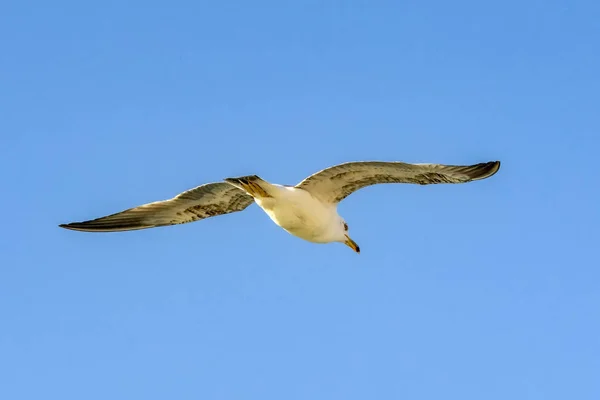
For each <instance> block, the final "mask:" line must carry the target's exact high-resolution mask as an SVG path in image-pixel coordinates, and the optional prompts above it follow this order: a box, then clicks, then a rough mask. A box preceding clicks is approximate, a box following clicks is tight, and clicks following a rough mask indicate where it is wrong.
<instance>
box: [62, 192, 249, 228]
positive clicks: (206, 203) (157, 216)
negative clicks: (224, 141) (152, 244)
mask: <svg viewBox="0 0 600 400" xmlns="http://www.w3.org/2000/svg"><path fill="white" fill-rule="evenodd" d="M253 202H254V198H253V197H252V196H250V195H248V194H246V192H244V191H243V190H241V189H238V188H237V187H235V186H233V185H231V184H229V183H227V182H216V183H207V184H205V185H201V186H198V187H196V188H194V189H190V190H188V191H185V192H183V193H181V194H179V195H177V196H175V197H173V198H172V199H169V200H164V201H157V202H154V203H148V204H144V205H141V206H139V207H135V208H130V209H128V210H125V211H121V212H119V213H116V214H112V215H108V216H105V217H101V218H97V219H93V220H90V221H84V222H72V223H70V224H62V225H59V226H60V227H61V228H66V229H72V230H76V231H87V232H117V231H131V230H137V229H146V228H154V227H157V226H165V225H175V224H185V223H187V222H194V221H198V220H201V219H204V218H209V217H214V216H217V215H222V214H228V213H232V212H235V211H242V210H243V209H245V208H246V207H248V206H249V205H250V204H252V203H253Z"/></svg>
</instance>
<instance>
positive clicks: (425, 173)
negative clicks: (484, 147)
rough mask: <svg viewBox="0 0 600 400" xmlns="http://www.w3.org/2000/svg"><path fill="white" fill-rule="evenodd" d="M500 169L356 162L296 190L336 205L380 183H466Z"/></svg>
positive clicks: (324, 173) (492, 166)
mask: <svg viewBox="0 0 600 400" xmlns="http://www.w3.org/2000/svg"><path fill="white" fill-rule="evenodd" d="M499 168H500V161H490V162H485V163H480V164H474V165H442V164H409V163H404V162H384V161H357V162H349V163H344V164H339V165H335V166H333V167H329V168H326V169H324V170H322V171H319V172H317V173H315V174H313V175H311V176H309V177H308V178H306V179H304V180H303V181H302V182H300V183H299V184H298V185H296V187H297V188H302V189H305V190H307V191H309V192H311V193H312V194H313V196H315V197H317V198H319V199H320V200H321V201H324V202H327V203H331V204H335V203H338V202H340V201H342V200H343V199H345V198H346V197H347V196H349V195H350V194H352V193H353V192H355V191H357V190H359V189H361V188H364V187H366V186H370V185H375V184H378V183H413V184H419V185H429V184H436V183H465V182H470V181H475V180H479V179H485V178H489V177H490V176H492V175H494V174H495V173H496V172H498V169H499Z"/></svg>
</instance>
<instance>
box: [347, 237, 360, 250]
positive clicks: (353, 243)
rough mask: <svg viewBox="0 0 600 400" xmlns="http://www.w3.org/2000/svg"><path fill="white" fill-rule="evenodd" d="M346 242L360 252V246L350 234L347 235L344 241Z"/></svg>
mask: <svg viewBox="0 0 600 400" xmlns="http://www.w3.org/2000/svg"><path fill="white" fill-rule="evenodd" d="M344 244H345V245H346V246H348V247H350V248H351V249H352V250H354V251H355V252H357V253H360V247H358V245H357V244H356V242H355V241H354V240H352V239H350V236H348V235H346V240H345V241H344Z"/></svg>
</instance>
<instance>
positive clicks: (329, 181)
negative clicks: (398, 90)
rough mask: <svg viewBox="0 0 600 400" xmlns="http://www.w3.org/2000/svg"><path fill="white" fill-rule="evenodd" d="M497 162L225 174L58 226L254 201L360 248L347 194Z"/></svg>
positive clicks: (318, 234)
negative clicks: (344, 213) (294, 179)
mask: <svg viewBox="0 0 600 400" xmlns="http://www.w3.org/2000/svg"><path fill="white" fill-rule="evenodd" d="M498 169H500V161H490V162H485V163H479V164H474V165H441V164H408V163H404V162H382V161H358V162H348V163H344V164H339V165H335V166H333V167H330V168H326V169H324V170H321V171H319V172H317V173H316V174H313V175H311V176H309V177H308V178H306V179H304V180H303V181H302V182H300V183H299V184H297V185H296V186H288V185H277V184H273V183H269V182H267V181H265V180H264V179H261V178H260V177H258V176H256V175H249V176H242V177H238V178H226V179H224V180H223V182H214V183H207V184H204V185H201V186H198V187H196V188H194V189H190V190H188V191H185V192H183V193H180V194H178V195H177V196H175V197H173V198H172V199H169V200H164V201H157V202H153V203H148V204H144V205H141V206H139V207H134V208H130V209H128V210H125V211H121V212H119V213H116V214H111V215H108V216H105V217H101V218H97V219H93V220H89V221H84V222H73V223H70V224H61V225H59V226H60V227H62V228H66V229H72V230H76V231H87V232H117V231H131V230H137V229H146V228H154V227H158V226H166V225H175V224H184V223H187V222H194V221H198V220H201V219H204V218H209V217H214V216H217V215H222V214H229V213H232V212H236V211H242V210H244V209H245V208H246V207H248V206H249V205H250V204H252V203H253V202H254V201H256V203H257V204H258V205H259V206H260V208H262V209H263V210H264V211H265V212H266V213H267V215H268V216H269V217H270V218H271V220H273V222H275V223H276V224H277V225H279V226H280V227H281V228H283V229H284V230H286V231H287V232H289V233H290V234H292V235H294V236H297V237H299V238H302V239H304V240H307V241H309V242H313V243H332V242H341V243H344V244H345V245H347V246H349V247H350V248H351V249H352V250H354V251H355V252H357V253H360V249H359V247H358V245H357V244H356V242H355V241H354V240H352V239H351V238H350V236H349V234H348V224H347V223H346V221H345V220H344V219H343V218H342V217H341V216H340V215H339V214H338V212H337V205H338V203H339V202H340V201H342V200H343V199H345V198H346V197H347V196H348V195H350V194H352V193H353V192H355V191H357V190H358V189H361V188H364V187H366V186H370V185H375V184H378V183H413V184H419V185H429V184H436V183H465V182H471V181H476V180H480V179H485V178H489V177H490V176H492V175H494V174H495V173H496V172H498Z"/></svg>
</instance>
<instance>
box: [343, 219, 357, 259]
mask: <svg viewBox="0 0 600 400" xmlns="http://www.w3.org/2000/svg"><path fill="white" fill-rule="evenodd" d="M339 226H340V231H341V232H340V234H339V240H338V241H339V242H341V243H344V244H345V245H346V246H348V247H350V248H351V249H352V250H354V251H355V252H357V253H360V247H358V245H357V244H356V242H355V241H354V240H352V239H350V235H349V234H348V224H347V223H346V221H344V220H343V219H340V225H339Z"/></svg>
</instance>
